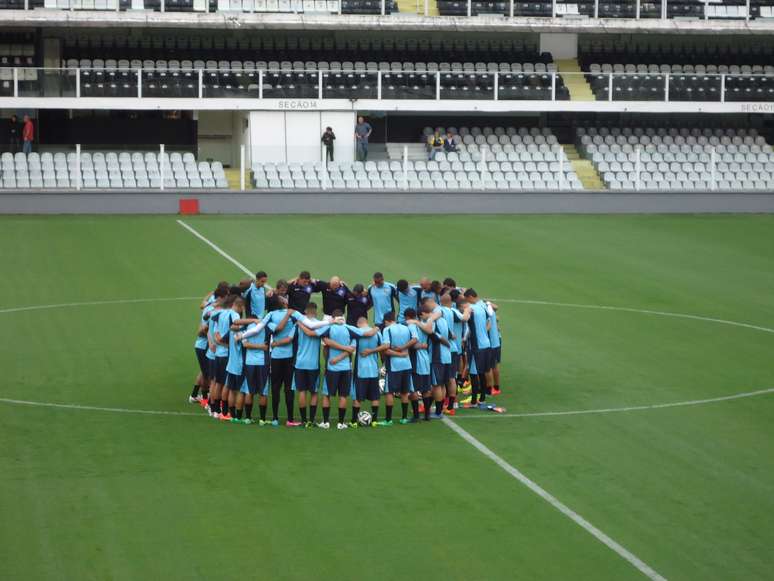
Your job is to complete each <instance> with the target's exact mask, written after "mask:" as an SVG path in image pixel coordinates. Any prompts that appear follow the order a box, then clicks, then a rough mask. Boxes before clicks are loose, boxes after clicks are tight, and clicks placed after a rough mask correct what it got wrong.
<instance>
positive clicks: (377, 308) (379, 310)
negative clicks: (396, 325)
mask: <svg viewBox="0 0 774 581" xmlns="http://www.w3.org/2000/svg"><path fill="white" fill-rule="evenodd" d="M397 292H398V291H397V289H396V288H395V285H394V284H392V283H391V282H385V283H384V284H382V286H376V285H373V284H372V285H370V286H369V287H368V293H369V294H370V295H371V302H372V303H373V304H374V324H376V325H381V324H382V323H383V322H384V315H385V314H387V313H389V312H391V311H393V310H395V294H396V293H397Z"/></svg>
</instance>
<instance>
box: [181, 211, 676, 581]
mask: <svg viewBox="0 0 774 581" xmlns="http://www.w3.org/2000/svg"><path fill="white" fill-rule="evenodd" d="M177 223H178V224H180V225H181V226H183V227H184V228H185V229H186V230H188V231H189V232H191V234H193V235H194V236H196V237H197V238H199V239H200V240H201V241H202V242H204V243H205V244H207V245H208V246H210V247H211V248H212V249H213V250H215V251H216V252H217V253H218V254H220V255H221V256H222V257H223V258H225V259H226V260H228V261H229V262H231V263H232V264H234V265H236V266H237V267H239V268H240V269H241V270H242V271H243V272H245V273H246V274H247V275H248V276H252V273H251V272H250V271H249V270H247V268H246V267H245V266H244V265H242V264H241V263H240V262H239V261H237V260H236V259H235V258H233V257H232V256H230V255H229V254H227V253H226V252H225V251H224V250H222V249H221V248H220V247H219V246H217V245H216V244H215V243H214V242H212V241H210V240H208V239H207V238H205V237H204V236H202V235H201V234H199V232H197V231H196V230H194V229H193V228H192V227H191V226H189V225H188V224H186V223H185V222H183V221H182V220H178V221H177ZM443 421H444V423H445V424H446V425H447V426H449V427H450V428H451V429H452V430H454V431H455V432H457V434H459V435H460V436H461V437H462V438H463V439H464V440H466V441H467V442H468V443H470V444H471V445H473V447H475V448H476V449H477V450H478V451H479V452H481V453H482V454H484V455H485V456H487V457H488V458H489V459H491V460H493V461H494V462H495V463H496V464H497V465H498V466H500V467H501V468H502V469H503V470H505V471H506V472H508V474H510V475H511V476H513V477H514V478H516V479H517V480H519V481H520V482H521V483H522V484H524V485H525V486H527V487H528V488H529V489H530V490H532V491H533V492H534V493H536V494H537V495H538V496H540V497H541V498H543V499H544V500H546V501H547V502H548V503H549V504H551V505H552V506H553V507H554V508H556V509H558V510H559V511H560V512H562V513H563V514H564V515H565V516H567V517H569V518H570V519H572V520H573V521H575V522H576V523H577V524H578V525H580V526H581V527H583V528H584V529H585V530H586V531H588V532H589V533H591V534H592V535H593V536H594V537H596V538H597V539H598V540H599V541H601V542H602V543H604V544H605V545H606V546H607V547H609V548H610V549H612V550H613V551H615V552H616V553H618V555H620V556H621V557H623V558H624V559H626V560H627V561H629V562H630V563H631V564H632V565H634V566H635V567H636V568H637V569H639V570H640V571H641V572H642V573H643V574H644V575H646V576H647V577H649V578H650V579H653V580H654V581H656V580H658V581H665V578H664V577H662V576H661V575H659V574H658V573H656V571H654V570H653V569H651V568H650V567H649V566H648V565H646V564H645V563H644V562H642V561H641V560H640V559H638V558H637V557H636V556H635V555H633V554H632V553H631V552H629V551H628V550H626V549H625V548H624V547H622V546H621V545H619V544H618V543H616V542H615V541H614V540H613V539H611V538H610V537H608V536H607V535H606V534H605V533H603V532H602V531H600V530H599V529H598V528H596V527H595V526H594V525H592V524H591V523H589V522H588V521H587V520H585V519H584V518H583V517H582V516H580V515H579V514H577V513H576V512H574V511H573V510H571V509H570V508H569V507H567V506H565V505H564V504H562V503H561V502H559V500H557V499H556V498H554V497H553V496H551V495H550V494H549V493H548V492H546V491H545V490H543V489H542V488H541V487H540V486H538V485H537V484H536V483H535V482H533V481H532V480H530V479H529V478H527V477H526V476H524V474H522V473H521V472H519V471H518V470H517V469H516V468H514V467H513V466H511V465H510V464H508V463H507V462H506V461H505V460H503V459H502V458H500V457H499V456H498V455H497V454H495V453H494V452H492V451H491V450H490V449H489V448H487V447H486V446H484V445H483V444H482V443H481V442H479V441H478V440H477V439H476V438H474V437H473V436H472V435H470V434H469V433H468V432H467V431H465V430H463V429H462V428H461V427H459V426H458V425H456V424H455V423H454V422H452V421H450V420H448V419H446V418H444V420H443Z"/></svg>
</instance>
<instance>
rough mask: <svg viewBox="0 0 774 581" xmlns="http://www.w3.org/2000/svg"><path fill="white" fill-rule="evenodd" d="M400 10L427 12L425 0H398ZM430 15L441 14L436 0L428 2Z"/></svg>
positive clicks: (410, 12) (403, 12)
mask: <svg viewBox="0 0 774 581" xmlns="http://www.w3.org/2000/svg"><path fill="white" fill-rule="evenodd" d="M396 4H397V5H398V10H399V11H400V13H401V14H422V15H423V16H424V14H425V0H396ZM427 15H428V16H440V15H441V13H440V12H438V3H437V2H436V1H435V0H429V2H428V4H427Z"/></svg>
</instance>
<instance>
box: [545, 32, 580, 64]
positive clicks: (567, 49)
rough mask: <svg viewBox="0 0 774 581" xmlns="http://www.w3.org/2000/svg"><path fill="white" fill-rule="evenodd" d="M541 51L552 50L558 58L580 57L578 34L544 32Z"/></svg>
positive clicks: (555, 57)
mask: <svg viewBox="0 0 774 581" xmlns="http://www.w3.org/2000/svg"><path fill="white" fill-rule="evenodd" d="M540 52H550V53H551V54H552V55H553V57H554V59H556V60H559V59H574V58H578V35H577V34H552V33H543V34H541V35H540Z"/></svg>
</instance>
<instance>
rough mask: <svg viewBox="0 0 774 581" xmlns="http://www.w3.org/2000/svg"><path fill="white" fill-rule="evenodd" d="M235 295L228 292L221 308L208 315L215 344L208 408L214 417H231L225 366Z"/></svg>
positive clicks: (234, 316) (236, 316) (234, 318)
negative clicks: (213, 381)
mask: <svg viewBox="0 0 774 581" xmlns="http://www.w3.org/2000/svg"><path fill="white" fill-rule="evenodd" d="M234 299H236V296H235V295H234V294H229V295H228V296H227V297H225V298H224V299H223V304H222V309H221V310H220V311H218V312H217V313H214V314H213V315H212V316H210V321H212V322H213V323H214V327H213V329H214V330H212V335H213V343H214V346H215V386H214V388H213V389H212V390H211V391H210V399H209V401H210V409H211V411H212V417H214V418H215V419H231V418H230V417H229V416H228V390H227V389H226V377H227V375H226V373H227V372H226V366H227V365H228V334H229V333H230V331H231V323H232V322H233V321H235V320H236V319H237V318H238V315H237V314H236V313H235V312H234V311H233V310H232V309H231V307H232V306H233V304H234Z"/></svg>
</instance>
